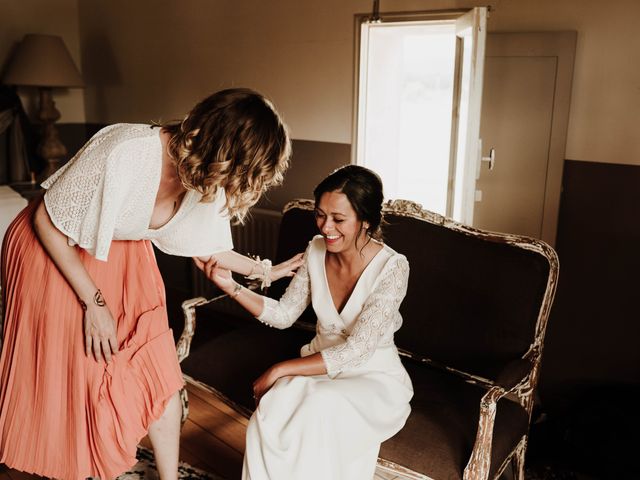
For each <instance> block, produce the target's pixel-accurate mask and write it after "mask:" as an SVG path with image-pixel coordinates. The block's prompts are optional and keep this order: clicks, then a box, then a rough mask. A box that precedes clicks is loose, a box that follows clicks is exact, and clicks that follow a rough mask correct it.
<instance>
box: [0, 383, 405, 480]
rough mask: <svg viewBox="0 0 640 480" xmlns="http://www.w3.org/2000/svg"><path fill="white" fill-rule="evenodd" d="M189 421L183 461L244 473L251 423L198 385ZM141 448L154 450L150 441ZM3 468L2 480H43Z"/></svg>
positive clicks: (382, 478) (230, 474) (392, 479)
mask: <svg viewBox="0 0 640 480" xmlns="http://www.w3.org/2000/svg"><path fill="white" fill-rule="evenodd" d="M187 392H188V393H189V418H188V419H187V421H186V423H185V424H184V425H183V427H182V434H181V438H180V460H181V461H183V462H187V463H188V464H190V465H191V466H193V467H196V468H200V469H202V470H205V471H207V472H212V473H216V474H218V475H220V476H222V477H224V478H226V479H229V480H236V479H239V478H240V476H241V473H242V457H243V455H244V437H245V431H246V428H247V424H248V422H249V421H248V420H247V419H246V418H245V417H243V416H242V415H240V414H238V413H237V412H236V411H234V410H233V409H231V408H230V407H229V406H227V405H226V404H225V403H224V402H222V401H221V400H219V399H218V398H217V397H216V396H215V395H213V394H212V393H210V392H209V391H207V390H205V389H203V388H202V387H200V386H198V385H197V384H195V383H191V382H189V381H187ZM141 444H142V445H143V446H145V447H147V448H151V443H150V441H149V438H147V437H145V438H144V439H143V440H142V442H141ZM40 478H41V477H38V476H37V475H30V474H28V473H23V472H20V471H18V470H13V469H9V468H7V467H6V466H4V465H2V464H0V480H33V479H40ZM402 479H403V477H399V476H396V475H390V474H387V473H383V472H380V471H378V472H376V475H375V479H374V480H402Z"/></svg>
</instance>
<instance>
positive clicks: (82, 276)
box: [33, 201, 118, 362]
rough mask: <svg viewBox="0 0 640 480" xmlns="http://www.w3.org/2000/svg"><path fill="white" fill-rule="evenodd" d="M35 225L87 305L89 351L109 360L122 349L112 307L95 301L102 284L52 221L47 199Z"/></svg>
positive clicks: (55, 261)
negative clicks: (99, 285) (118, 341)
mask: <svg viewBox="0 0 640 480" xmlns="http://www.w3.org/2000/svg"><path fill="white" fill-rule="evenodd" d="M33 226H34V230H35V232H36V235H37V237H38V239H39V240H40V243H42V246H43V247H44V249H45V250H46V252H47V254H48V255H49V257H51V260H53V263H55V265H56V267H58V270H60V272H61V273H62V275H63V276H64V278H65V279H66V280H67V282H69V285H70V286H71V288H72V289H73V291H74V292H75V293H76V295H77V296H78V300H80V301H82V302H83V303H84V304H85V305H86V311H85V314H84V334H85V353H86V354H87V355H89V352H91V351H93V354H94V356H95V358H96V360H100V359H101V358H102V356H103V355H104V358H105V360H106V361H107V362H109V361H111V354H112V353H115V352H117V351H118V344H117V339H116V327H115V322H114V320H113V317H112V316H111V312H110V311H109V308H108V307H107V306H106V305H105V306H99V305H98V304H97V303H96V302H95V301H94V296H95V295H96V292H98V287H97V286H96V284H95V283H94V282H93V280H92V278H91V277H90V276H89V273H88V272H87V270H86V269H85V268H84V265H83V264H82V261H81V260H80V255H78V252H77V251H76V249H75V248H74V247H71V246H69V244H68V243H67V237H66V236H65V235H64V234H63V233H62V232H60V230H58V229H57V228H56V227H55V225H54V224H53V223H52V222H51V218H50V217H49V214H48V213H47V210H46V208H45V205H44V201H42V202H41V203H40V205H38V208H37V209H36V212H35V215H34V219H33Z"/></svg>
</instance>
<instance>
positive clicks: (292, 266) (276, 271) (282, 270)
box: [271, 253, 304, 282]
mask: <svg viewBox="0 0 640 480" xmlns="http://www.w3.org/2000/svg"><path fill="white" fill-rule="evenodd" d="M303 257H304V253H299V254H297V255H295V256H294V257H291V258H290V259H289V260H285V261H284V262H282V263H279V264H278V265H274V266H273V267H272V268H271V281H272V282H275V281H276V280H279V279H281V278H283V277H293V276H294V275H295V274H296V270H298V268H300V267H301V266H302V264H303V263H304V258H303Z"/></svg>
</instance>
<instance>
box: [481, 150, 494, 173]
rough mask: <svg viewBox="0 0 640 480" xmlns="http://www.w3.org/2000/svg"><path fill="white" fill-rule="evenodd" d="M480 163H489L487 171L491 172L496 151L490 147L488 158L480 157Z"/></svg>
mask: <svg viewBox="0 0 640 480" xmlns="http://www.w3.org/2000/svg"><path fill="white" fill-rule="evenodd" d="M482 161H483V162H487V163H489V170H493V166H494V165H495V163H496V149H495V148H493V147H492V148H491V149H490V150H489V156H488V157H482Z"/></svg>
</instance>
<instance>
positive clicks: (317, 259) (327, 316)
mask: <svg viewBox="0 0 640 480" xmlns="http://www.w3.org/2000/svg"><path fill="white" fill-rule="evenodd" d="M326 252H327V250H326V247H325V244H324V239H323V238H322V236H317V237H315V238H314V239H313V240H312V246H311V248H310V249H309V256H310V257H309V263H308V266H309V279H310V283H311V303H312V305H313V310H314V311H315V313H316V316H317V319H318V320H317V333H318V336H317V337H316V338H318V340H317V343H320V344H323V345H328V344H334V343H336V342H337V341H344V337H345V336H347V335H348V334H349V332H351V328H352V327H353V324H354V323H355V321H356V320H357V319H358V314H359V313H360V312H361V311H362V308H363V305H364V302H365V301H366V299H367V298H368V297H369V295H370V294H371V292H372V291H373V289H374V287H375V285H376V283H377V280H378V278H379V277H380V272H381V271H382V269H383V268H384V266H385V264H386V263H387V261H388V260H389V258H390V257H391V256H392V255H393V254H394V253H395V252H394V251H393V250H392V249H391V248H389V247H387V246H386V245H383V246H382V249H381V250H380V251H379V252H378V253H376V255H375V256H374V257H373V258H372V259H371V261H370V262H369V264H368V265H367V266H366V268H365V269H364V270H363V271H362V273H361V274H360V277H359V278H358V281H357V282H356V285H355V286H354V288H353V291H352V292H351V295H350V296H349V298H348V300H347V302H346V303H345V304H344V306H343V307H342V310H341V311H340V312H338V309H337V308H336V306H335V304H334V303H333V297H332V296H331V290H330V289H329V282H328V279H327V271H326V264H325V259H326ZM318 346H320V345H318Z"/></svg>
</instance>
